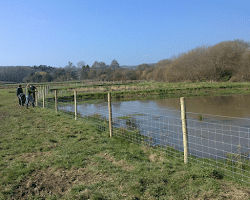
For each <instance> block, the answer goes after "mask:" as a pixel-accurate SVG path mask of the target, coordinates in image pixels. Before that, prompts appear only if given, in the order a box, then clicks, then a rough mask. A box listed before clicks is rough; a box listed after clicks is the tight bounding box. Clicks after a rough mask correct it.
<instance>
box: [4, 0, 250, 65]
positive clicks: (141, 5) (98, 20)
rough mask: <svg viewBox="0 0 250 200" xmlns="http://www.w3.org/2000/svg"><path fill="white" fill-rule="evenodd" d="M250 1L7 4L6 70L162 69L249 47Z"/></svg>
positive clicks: (17, 0)
mask: <svg viewBox="0 0 250 200" xmlns="http://www.w3.org/2000/svg"><path fill="white" fill-rule="evenodd" d="M249 8H250V1H249V0H202V1H201V0H188V1H187V0H42V1H41V0H1V1H0V66H17V65H18V66H34V65H37V66H39V65H48V66H52V67H64V66H66V65H68V62H72V63H73V64H74V65H75V66H77V63H78V62H80V61H84V62H85V63H86V64H88V65H89V66H92V65H93V63H94V62H95V61H98V62H105V63H106V64H107V65H110V64H111V62H112V60H114V59H116V60H117V61H118V63H119V64H120V65H139V64H142V63H157V62H159V61H160V60H163V59H169V58H173V57H174V56H178V55H179V54H181V53H185V52H188V51H189V50H191V49H194V48H196V47H199V46H203V45H205V46H212V45H215V44H217V43H219V42H222V41H228V40H234V39H242V40H244V41H247V42H249V41H250V9H249Z"/></svg>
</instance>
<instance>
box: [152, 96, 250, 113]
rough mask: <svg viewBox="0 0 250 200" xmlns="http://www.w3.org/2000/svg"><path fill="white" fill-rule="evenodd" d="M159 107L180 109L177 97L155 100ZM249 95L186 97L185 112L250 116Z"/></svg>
mask: <svg viewBox="0 0 250 200" xmlns="http://www.w3.org/2000/svg"><path fill="white" fill-rule="evenodd" d="M155 102H156V104H157V105H158V106H159V107H161V108H166V107H168V108H172V109H174V110H180V100H179V99H167V100H159V101H155ZM249 103H250V95H249V94H247V95H232V96H214V97H195V98H186V110H187V112H194V113H205V114H212V115H223V116H229V117H240V118H249V117H250V105H249Z"/></svg>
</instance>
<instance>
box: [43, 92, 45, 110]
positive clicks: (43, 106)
mask: <svg viewBox="0 0 250 200" xmlns="http://www.w3.org/2000/svg"><path fill="white" fill-rule="evenodd" d="M44 107H45V91H44V90H43V108H44Z"/></svg>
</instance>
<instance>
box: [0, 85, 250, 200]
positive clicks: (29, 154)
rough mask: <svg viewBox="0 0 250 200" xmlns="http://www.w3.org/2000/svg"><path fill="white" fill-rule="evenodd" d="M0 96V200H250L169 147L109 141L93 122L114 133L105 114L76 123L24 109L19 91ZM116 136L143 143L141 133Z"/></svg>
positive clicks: (238, 185)
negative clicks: (160, 148)
mask: <svg viewBox="0 0 250 200" xmlns="http://www.w3.org/2000/svg"><path fill="white" fill-rule="evenodd" d="M13 91H14V92H13ZM0 98H1V102H0V121H1V126H0V149H1V150H0V157H1V159H0V199H20V198H24V199H25V198H26V199H39V198H40V199H223V198H228V199H230V198H231V199H237V198H238V199H248V198H249V190H248V187H249V185H247V184H246V183H244V182H241V181H238V180H236V179H234V178H231V177H228V176H224V175H223V173H222V172H221V170H220V169H217V168H213V167H210V166H209V165H208V166H204V167H201V166H200V164H198V165H196V164H193V163H192V162H190V163H188V164H184V163H183V159H182V155H180V152H178V151H176V150H174V149H171V148H170V147H168V149H165V150H161V151H159V149H158V147H155V148H152V147H150V146H148V147H147V146H144V145H138V144H133V143H130V142H129V141H127V140H124V139H122V138H120V137H118V136H117V135H116V134H114V137H112V138H110V137H109V131H108V129H107V128H105V129H103V130H100V129H98V127H96V126H94V125H93V124H92V123H93V120H94V121H95V123H97V124H100V125H103V126H106V127H108V123H107V120H106V119H104V118H102V117H101V116H100V115H98V114H96V115H92V116H88V118H83V119H81V120H74V116H73V114H72V116H70V115H63V113H61V112H59V113H58V114H55V113H54V111H53V110H50V109H46V108H45V109H43V108H39V107H35V108H32V107H31V108H29V109H26V108H25V107H21V108H19V106H18V105H17V104H18V100H17V98H16V96H15V88H12V89H0ZM127 120H129V119H127ZM128 123H132V122H128ZM119 131H120V132H119ZM114 132H115V133H121V132H123V134H124V135H125V136H126V135H128V137H139V135H138V131H137V130H136V129H135V130H134V131H127V130H126V129H123V130H122V129H121V128H120V129H114ZM131 134H132V136H131ZM141 141H142V144H143V139H142V140H141ZM170 150H171V151H170ZM170 153H171V154H172V155H170ZM173 155H176V157H174V156H173ZM230 156H231V157H236V158H237V159H240V158H238V157H237V156H236V155H229V157H230ZM236 158H235V159H236ZM190 161H192V159H190ZM200 162H202V159H201V161H200ZM221 165H223V163H221ZM229 191H233V192H229ZM28 195H29V196H28Z"/></svg>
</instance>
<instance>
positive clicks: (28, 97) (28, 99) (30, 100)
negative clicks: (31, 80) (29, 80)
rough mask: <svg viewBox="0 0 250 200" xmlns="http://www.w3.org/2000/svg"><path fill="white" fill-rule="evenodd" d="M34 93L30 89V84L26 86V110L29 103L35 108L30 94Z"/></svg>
mask: <svg viewBox="0 0 250 200" xmlns="http://www.w3.org/2000/svg"><path fill="white" fill-rule="evenodd" d="M33 92H35V91H34V90H32V89H31V87H30V84H27V87H26V88H25V94H26V108H27V109H28V104H29V102H31V104H32V107H35V105H34V99H33V98H32V96H31V95H32V94H33Z"/></svg>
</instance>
